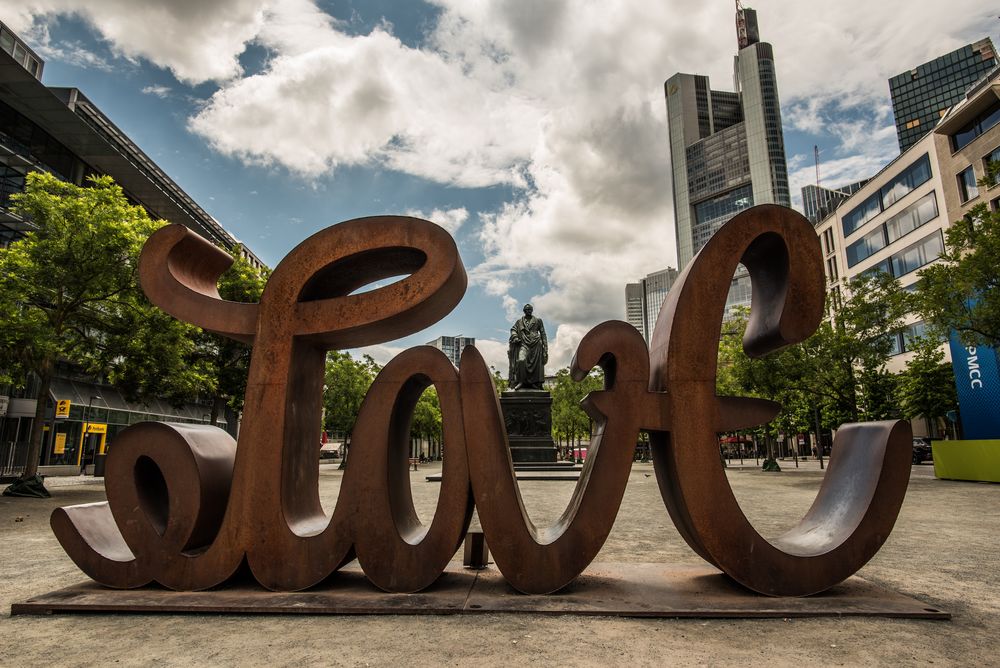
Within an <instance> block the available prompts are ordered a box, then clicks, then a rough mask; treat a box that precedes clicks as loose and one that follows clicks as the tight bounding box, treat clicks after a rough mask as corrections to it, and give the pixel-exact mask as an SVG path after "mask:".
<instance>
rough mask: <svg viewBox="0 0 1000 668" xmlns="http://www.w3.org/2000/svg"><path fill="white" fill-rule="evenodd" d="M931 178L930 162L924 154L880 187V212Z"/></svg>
mask: <svg viewBox="0 0 1000 668" xmlns="http://www.w3.org/2000/svg"><path fill="white" fill-rule="evenodd" d="M929 178H931V161H930V158H928V156H927V154H926V153H924V154H923V155H922V156H921V157H920V159H919V160H917V161H916V162H914V163H913V164H912V165H910V166H909V167H907V168H906V169H904V170H903V171H902V172H900V173H899V174H898V175H897V176H896V177H895V178H894V179H892V181H890V182H889V183H887V184H886V185H885V186H883V187H882V190H881V191H880V194H881V195H882V210H883V211H884V210H885V209H888V208H889V207H890V206H892V205H893V204H894V203H895V202H897V201H898V200H899V199H901V198H902V197H903V196H905V195H906V194H908V193H909V192H911V191H912V190H913V189H914V188H916V187H917V186H919V185H920V184H922V183H924V182H926V181H927V179H929Z"/></svg>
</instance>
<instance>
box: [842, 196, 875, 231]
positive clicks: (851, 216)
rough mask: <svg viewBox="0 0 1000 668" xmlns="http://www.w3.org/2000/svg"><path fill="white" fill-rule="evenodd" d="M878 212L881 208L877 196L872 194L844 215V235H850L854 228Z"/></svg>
mask: <svg viewBox="0 0 1000 668" xmlns="http://www.w3.org/2000/svg"><path fill="white" fill-rule="evenodd" d="M880 213H882V208H881V207H880V206H879V196H878V195H872V196H871V197H869V198H868V199H866V200H865V201H864V202H862V203H861V204H860V205H859V206H857V207H856V208H854V209H853V210H851V211H850V212H848V213H847V215H846V216H844V220H843V228H844V236H845V237H848V236H850V235H851V234H852V233H853V232H854V231H855V230H857V229H858V228H859V227H861V226H862V225H864V224H865V223H867V222H868V221H869V220H871V219H872V218H874V217H875V216H877V215H878V214H880Z"/></svg>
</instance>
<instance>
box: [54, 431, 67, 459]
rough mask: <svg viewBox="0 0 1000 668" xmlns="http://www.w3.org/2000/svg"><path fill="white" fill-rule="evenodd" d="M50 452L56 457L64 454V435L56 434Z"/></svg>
mask: <svg viewBox="0 0 1000 668" xmlns="http://www.w3.org/2000/svg"><path fill="white" fill-rule="evenodd" d="M52 452H53V453H54V454H57V455H61V454H63V453H65V452H66V434H56V445H55V449H53V450H52Z"/></svg>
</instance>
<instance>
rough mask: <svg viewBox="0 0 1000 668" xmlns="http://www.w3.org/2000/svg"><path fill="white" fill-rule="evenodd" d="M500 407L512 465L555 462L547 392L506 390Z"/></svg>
mask: <svg viewBox="0 0 1000 668" xmlns="http://www.w3.org/2000/svg"><path fill="white" fill-rule="evenodd" d="M500 408H501V409H502V410H503V420H504V424H505V425H506V426H507V438H508V440H509V441H510V457H511V459H512V460H513V462H514V463H515V464H521V463H525V462H554V461H556V455H557V453H558V451H557V450H556V444H555V442H554V441H553V440H552V395H551V394H549V392H548V390H507V391H506V392H503V393H501V394H500Z"/></svg>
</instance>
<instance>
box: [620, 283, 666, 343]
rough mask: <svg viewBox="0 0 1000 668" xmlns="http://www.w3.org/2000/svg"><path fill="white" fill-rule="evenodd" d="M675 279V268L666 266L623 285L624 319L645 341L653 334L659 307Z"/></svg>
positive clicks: (647, 341)
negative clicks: (636, 281) (634, 281)
mask: <svg viewBox="0 0 1000 668" xmlns="http://www.w3.org/2000/svg"><path fill="white" fill-rule="evenodd" d="M676 280H677V270H676V269H674V268H673V267H667V268H666V269H662V270H660V271H654V272H653V273H651V274H646V277H645V278H641V279H639V282H638V283H627V284H626V285H625V319H626V320H627V321H628V323H629V324H630V325H632V326H633V327H635V328H636V329H638V330H639V333H640V334H642V336H643V338H644V339H646V343H649V338H650V336H652V334H653V327H655V326H656V318H657V317H659V315H660V307H661V306H663V302H664V301H665V300H666V298H667V293H668V292H670V288H672V287H673V285H674V281H676Z"/></svg>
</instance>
